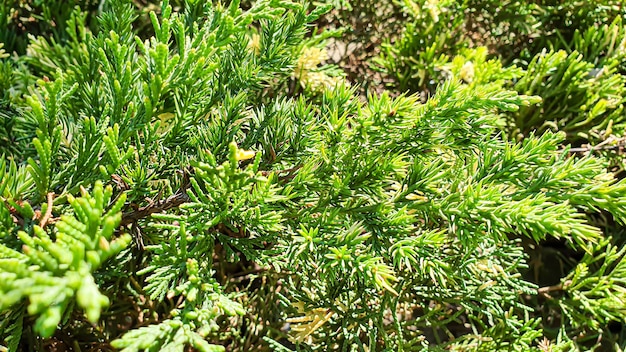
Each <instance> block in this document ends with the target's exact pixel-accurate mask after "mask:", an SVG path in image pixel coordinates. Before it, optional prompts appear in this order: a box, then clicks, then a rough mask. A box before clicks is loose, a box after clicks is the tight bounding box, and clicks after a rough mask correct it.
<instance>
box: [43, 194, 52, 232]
mask: <svg viewBox="0 0 626 352" xmlns="http://www.w3.org/2000/svg"><path fill="white" fill-rule="evenodd" d="M47 198H48V207H47V208H46V213H45V214H44V215H43V217H42V218H41V220H40V221H39V227H41V228H44V227H46V224H47V223H48V220H50V217H51V216H52V206H53V203H54V192H50V193H48V195H47Z"/></svg>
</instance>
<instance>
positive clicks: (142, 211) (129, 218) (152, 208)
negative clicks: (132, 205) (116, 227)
mask: <svg viewBox="0 0 626 352" xmlns="http://www.w3.org/2000/svg"><path fill="white" fill-rule="evenodd" d="M189 200H190V198H189V196H188V195H187V193H186V192H185V191H183V190H182V189H181V190H179V191H178V192H176V193H175V194H173V195H171V196H169V197H167V198H166V199H163V200H159V201H156V202H153V203H151V204H148V205H146V206H143V207H141V208H139V209H137V210H133V211H129V212H126V213H124V214H123V215H122V222H121V223H120V225H121V226H125V225H129V224H132V223H135V222H137V221H139V220H141V219H145V218H147V217H149V216H150V215H152V214H154V213H162V212H164V211H166V210H169V209H172V208H177V207H178V206H180V205H181V204H184V203H187V202H189Z"/></svg>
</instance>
